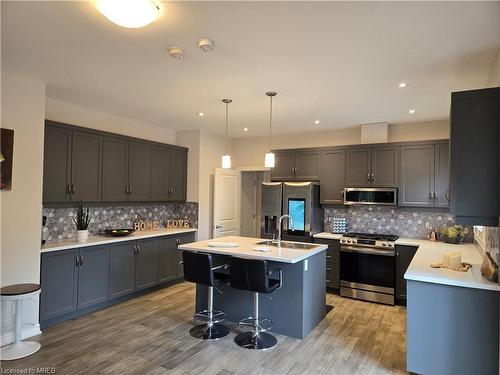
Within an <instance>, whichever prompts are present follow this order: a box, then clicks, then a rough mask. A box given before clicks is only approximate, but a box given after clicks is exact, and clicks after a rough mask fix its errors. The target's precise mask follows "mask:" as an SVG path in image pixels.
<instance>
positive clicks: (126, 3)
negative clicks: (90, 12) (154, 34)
mask: <svg viewBox="0 0 500 375" xmlns="http://www.w3.org/2000/svg"><path fill="white" fill-rule="evenodd" d="M91 2H92V4H93V5H94V6H95V7H96V8H97V10H98V11H99V12H101V13H102V14H103V15H104V16H105V17H106V18H107V19H109V20H110V21H111V22H114V23H116V24H117V25H120V26H123V27H127V28H138V27H144V26H146V25H148V24H150V23H151V22H153V21H154V20H156V19H157V18H158V17H159V16H160V8H159V7H158V5H156V3H155V2H154V1H153V0H91Z"/></svg>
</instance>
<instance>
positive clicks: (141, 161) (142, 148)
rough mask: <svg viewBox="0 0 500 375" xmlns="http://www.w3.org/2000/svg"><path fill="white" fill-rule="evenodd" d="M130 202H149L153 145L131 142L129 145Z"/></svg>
mask: <svg viewBox="0 0 500 375" xmlns="http://www.w3.org/2000/svg"><path fill="white" fill-rule="evenodd" d="M128 185H129V194H128V200H129V201H148V200H149V199H150V187H151V145H149V144H146V143H141V142H134V141H130V142H129V144H128Z"/></svg>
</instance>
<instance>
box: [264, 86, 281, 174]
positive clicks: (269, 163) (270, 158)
mask: <svg viewBox="0 0 500 375" xmlns="http://www.w3.org/2000/svg"><path fill="white" fill-rule="evenodd" d="M266 95H267V96H269V152H268V153H266V155H265V156H264V166H265V167H266V168H274V153H273V152H272V151H271V136H272V125H273V98H274V97H275V96H276V95H278V93H277V92H275V91H268V92H266Z"/></svg>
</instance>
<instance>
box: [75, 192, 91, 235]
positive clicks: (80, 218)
mask: <svg viewBox="0 0 500 375" xmlns="http://www.w3.org/2000/svg"><path fill="white" fill-rule="evenodd" d="M73 221H74V222H75V225H76V240H77V241H78V242H86V241H87V239H88V238H89V223H90V214H89V209H88V207H87V210H86V211H84V210H83V206H82V202H81V201H80V204H79V205H78V208H77V210H76V219H73Z"/></svg>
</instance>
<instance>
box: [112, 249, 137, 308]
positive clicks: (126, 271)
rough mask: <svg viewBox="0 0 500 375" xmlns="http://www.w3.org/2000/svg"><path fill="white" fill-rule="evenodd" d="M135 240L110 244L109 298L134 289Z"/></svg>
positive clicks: (122, 294) (128, 292)
mask: <svg viewBox="0 0 500 375" xmlns="http://www.w3.org/2000/svg"><path fill="white" fill-rule="evenodd" d="M135 253H136V243H135V241H129V242H121V243H117V244H112V245H110V265H109V299H113V298H118V297H121V296H124V295H126V294H130V293H132V292H134V290H135V258H136V254H135Z"/></svg>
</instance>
